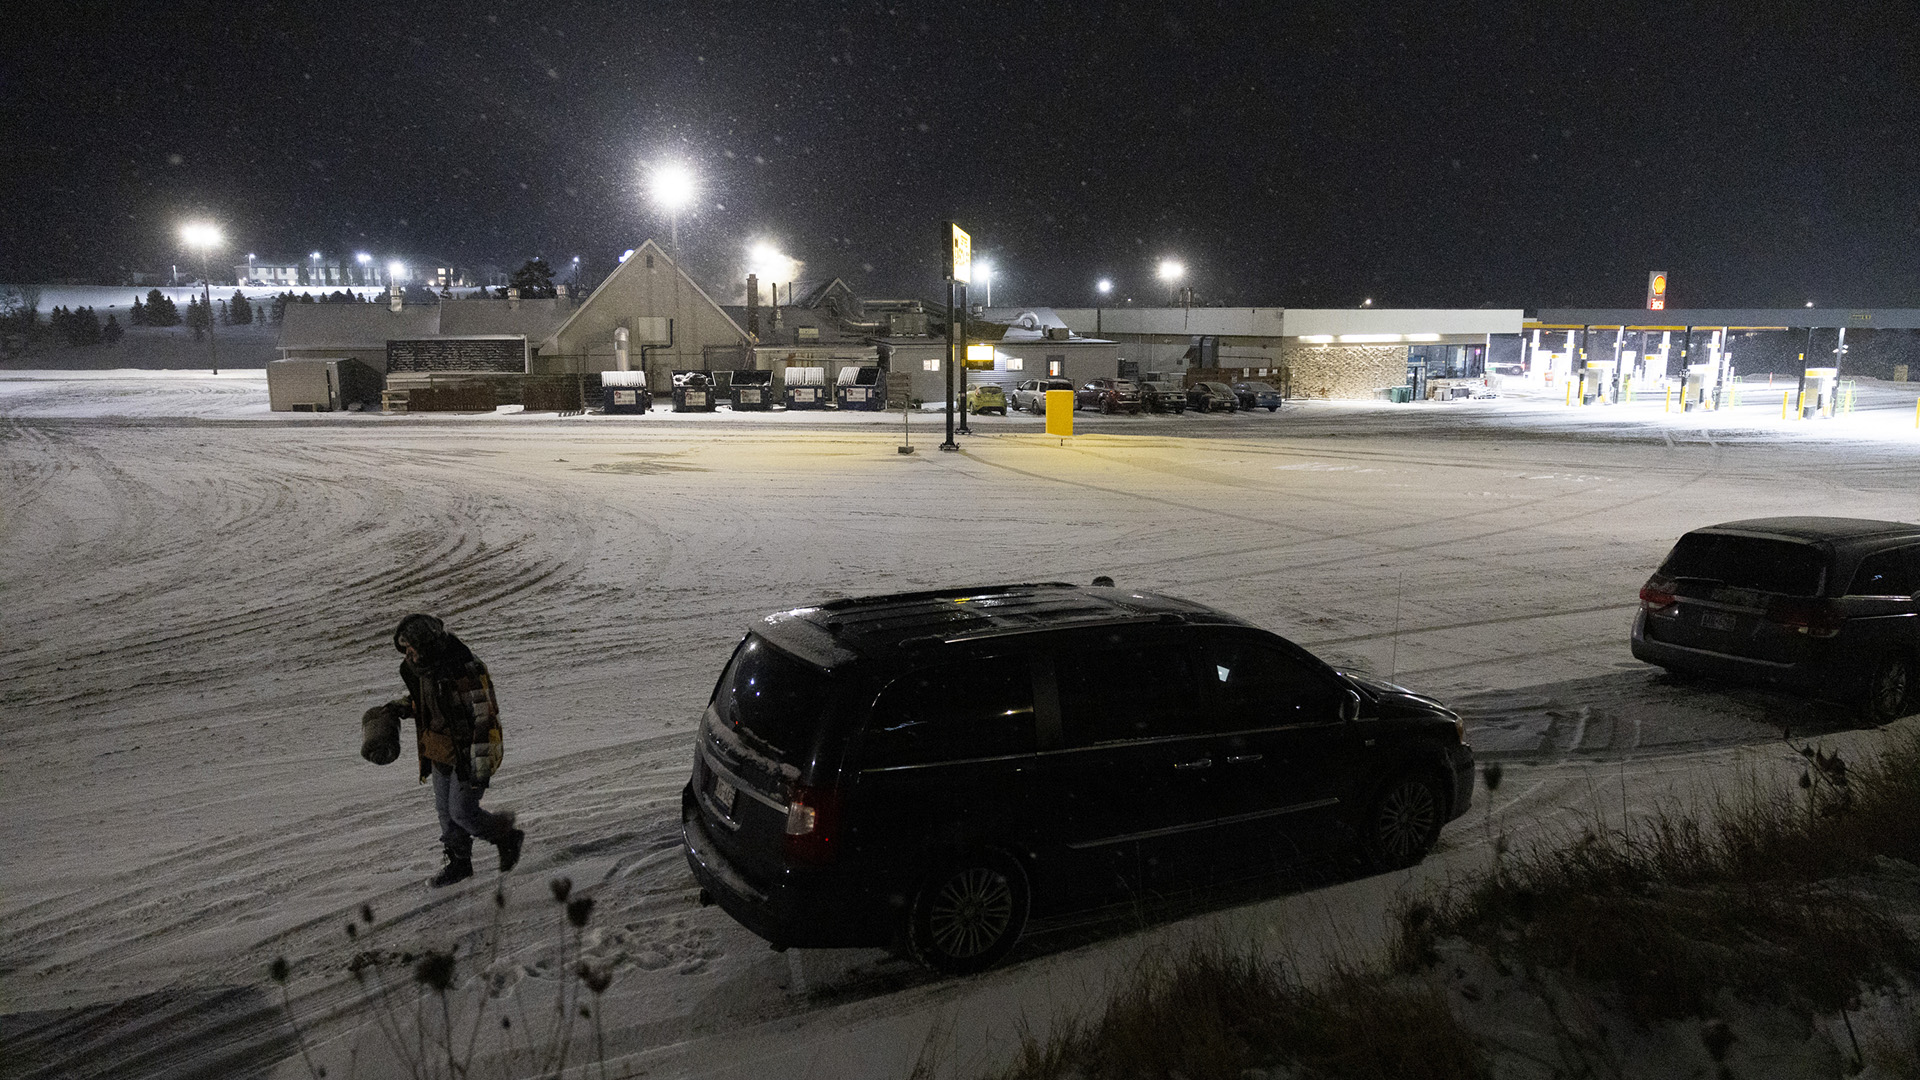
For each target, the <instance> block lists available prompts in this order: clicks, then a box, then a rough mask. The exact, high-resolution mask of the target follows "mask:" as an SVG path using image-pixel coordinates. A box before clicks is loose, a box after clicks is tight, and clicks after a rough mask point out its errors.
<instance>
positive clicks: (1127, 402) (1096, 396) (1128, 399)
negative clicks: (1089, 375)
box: [1073, 379, 1140, 413]
mask: <svg viewBox="0 0 1920 1080" xmlns="http://www.w3.org/2000/svg"><path fill="white" fill-rule="evenodd" d="M1073 407H1074V408H1075V409H1099V410H1100V411H1101V412H1103V413H1122V412H1123V413H1138V412H1139V411H1140V387H1138V386H1137V385H1135V384H1134V382H1133V381H1132V380H1131V379H1094V380H1092V381H1090V382H1087V383H1086V384H1084V385H1082V386H1081V387H1080V389H1079V390H1078V391H1077V392H1075V393H1074V395H1073Z"/></svg>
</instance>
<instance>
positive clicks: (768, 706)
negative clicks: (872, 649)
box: [713, 634, 828, 764]
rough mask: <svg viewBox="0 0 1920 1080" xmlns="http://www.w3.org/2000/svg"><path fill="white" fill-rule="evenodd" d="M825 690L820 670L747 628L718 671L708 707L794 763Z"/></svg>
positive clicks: (822, 709) (821, 710)
mask: <svg viewBox="0 0 1920 1080" xmlns="http://www.w3.org/2000/svg"><path fill="white" fill-rule="evenodd" d="M827 694H828V683H827V675H826V673H825V672H823V671H821V670H820V669H819V668H816V667H814V666H812V665H811V664H807V663H803V662H801V661H799V660H796V659H794V658H793V657H791V656H788V655H787V654H786V653H783V652H781V651H780V650H779V649H776V648H774V647H773V646H771V645H769V644H767V642H766V641H765V640H763V639H762V638H761V637H760V636H759V635H757V634H749V635H747V640H746V641H744V642H742V643H741V644H740V647H739V648H738V649H736V650H735V651H734V654H733V659H732V660H731V661H729V662H728V664H727V670H726V671H725V672H724V673H723V674H722V675H721V676H720V684H719V686H717V687H716V688H715V689H714V692H713V707H714V711H715V712H717V713H719V714H720V719H721V721H722V722H723V723H725V724H726V725H727V726H728V727H730V728H732V729H733V730H735V731H741V732H745V733H746V734H747V735H748V736H750V737H751V738H752V739H753V741H754V742H756V743H759V744H760V746H761V747H762V748H764V749H765V750H766V751H767V752H768V753H770V754H772V755H773V756H774V757H776V758H778V759H780V760H781V761H783V762H786V763H788V764H796V763H798V762H799V761H800V760H801V759H802V758H804V757H805V756H806V754H807V752H808V751H809V750H811V749H812V747H813V742H814V736H815V734H816V733H817V732H818V730H819V727H820V718H821V717H822V716H823V715H825V713H826V709H827Z"/></svg>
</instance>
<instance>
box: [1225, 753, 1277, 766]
mask: <svg viewBox="0 0 1920 1080" xmlns="http://www.w3.org/2000/svg"><path fill="white" fill-rule="evenodd" d="M1266 756H1267V755H1265V754H1230V755H1228V757H1227V764H1229V765H1244V764H1246V763H1247V762H1249V761H1259V760H1260V759H1261V758H1263V757H1266Z"/></svg>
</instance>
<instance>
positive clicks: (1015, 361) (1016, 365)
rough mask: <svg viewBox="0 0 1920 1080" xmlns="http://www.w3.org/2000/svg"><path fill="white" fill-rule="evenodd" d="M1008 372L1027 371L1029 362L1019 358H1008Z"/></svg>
mask: <svg viewBox="0 0 1920 1080" xmlns="http://www.w3.org/2000/svg"><path fill="white" fill-rule="evenodd" d="M1007 370H1008V371H1025V370H1027V362H1026V361H1025V360H1023V359H1021V358H1020V357H1018V356H1009V357H1007Z"/></svg>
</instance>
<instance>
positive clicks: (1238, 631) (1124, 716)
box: [681, 584, 1473, 972]
mask: <svg viewBox="0 0 1920 1080" xmlns="http://www.w3.org/2000/svg"><path fill="white" fill-rule="evenodd" d="M1472 782H1473V754H1472V751H1471V749H1470V748H1469V747H1468V746H1467V743H1466V741H1465V738H1464V729H1463V727H1462V725H1461V722H1460V718H1459V717H1458V716H1457V715H1455V714H1454V713H1452V712H1450V711H1449V710H1447V709H1446V708H1445V707H1444V706H1442V705H1440V704H1439V703H1438V702H1436V701H1434V700H1432V699H1430V698H1426V697H1422V696H1420V695H1417V694H1414V693H1412V692H1410V691H1407V690H1405V689H1402V688H1400V687H1397V686H1392V685H1390V684H1387V683H1382V682H1378V681H1374V680H1369V679H1364V678H1361V677H1358V676H1354V675H1349V674H1345V673H1342V672H1338V671H1335V670H1334V669H1332V668H1330V667H1328V666H1327V665H1326V664H1325V663H1323V662H1321V661H1320V660H1318V659H1316V658H1315V657H1313V656H1312V654H1310V653H1308V652H1307V651H1306V650H1304V649H1301V648H1300V647H1299V646H1297V645H1294V644H1293V643H1292V642H1289V641H1287V640H1285V639H1284V638H1281V637H1279V636H1277V635H1274V634H1272V633H1269V632H1267V631H1265V630H1261V629H1259V628H1258V627H1255V626H1252V625H1249V624H1247V623H1245V622H1242V621H1241V620H1239V619H1236V618H1234V617H1232V616H1230V615H1226V614H1223V613H1221V612H1218V611H1214V610H1212V609H1210V608H1207V607H1204V606H1202V605H1200V604H1195V603H1190V602H1188V601H1184V600H1178V599H1174V598H1171V597H1166V596H1159V595H1155V594H1151V593H1143V592H1131V591H1127V590H1122V589H1115V588H1077V587H1075V586H1071V585H1063V584H1039V585H1007V586H994V587H987V588H978V589H961V590H950V591H939V592H924V593H908V594H901V595H894V596H877V597H868V598H862V599H853V600H840V601H835V602H833V603H828V604H823V605H820V606H817V607H805V608H798V609H795V610H792V611H784V612H779V613H777V614H773V615H769V616H767V617H765V618H764V619H762V620H760V621H759V622H758V623H756V624H755V625H754V626H753V628H752V629H751V631H750V632H749V633H748V634H747V635H746V637H745V638H744V639H743V640H742V641H741V642H740V643H739V645H738V646H737V647H736V648H735V650H734V653H733V656H732V658H731V659H730V660H729V661H728V662H727V665H726V668H725V670H724V671H723V672H722V673H721V675H720V679H719V681H718V683H717V684H716V686H715V688H714V691H713V695H712V698H711V700H710V702H709V704H708V706H707V709H706V711H705V715H704V716H703V718H702V720H701V723H700V729H699V734H698V737H697V748H696V751H695V754H694V762H693V773H692V777H691V778H690V780H689V781H688V783H687V786H686V788H685V790H684V792H683V794H682V807H681V820H682V825H683V829H684V835H685V841H686V855H687V860H688V863H689V865H690V866H691V867H692V869H693V873H694V875H695V877H696V878H697V879H698V880H699V883H700V886H701V890H702V900H703V901H705V902H715V903H718V904H719V905H720V906H721V907H723V908H724V909H725V910H726V911H727V912H728V913H729V914H730V915H732V916H733V917H734V918H735V919H737V920H739V921H740V922H741V923H742V924H743V925H745V926H746V927H747V928H748V929H750V930H752V931H754V932H755V933H757V934H759V935H760V936H762V937H764V938H766V939H767V940H768V941H769V942H771V943H772V944H773V945H774V946H775V947H776V948H784V947H787V946H797V947H851V946H889V945H891V946H895V947H899V948H902V949H903V950H904V951H907V952H909V953H911V955H913V956H914V957H915V958H917V959H919V960H920V961H922V962H923V963H925V964H927V965H929V966H931V967H933V968H936V969H938V970H942V971H947V972H966V971H975V970H979V969H981V968H985V967H987V966H990V965H992V964H994V963H996V962H998V961H999V960H1000V959H1002V958H1003V957H1005V956H1006V955H1007V954H1008V953H1009V952H1010V951H1011V950H1012V949H1013V947H1014V945H1015V943H1016V942H1017V941H1018V940H1019V938H1020V935H1021V933H1022V931H1023V929H1024V928H1025V926H1026V925H1027V922H1028V919H1029V917H1030V915H1045V914H1049V913H1055V912H1062V911H1067V910H1072V909H1075V908H1079V907H1086V906H1094V905H1097V904H1099V903H1100V902H1102V901H1103V900H1106V899H1110V898H1112V897H1113V896H1114V895H1115V894H1116V892H1120V893H1124V892H1128V891H1131V890H1137V889H1151V890H1172V889H1179V888H1184V887H1194V886H1202V885H1206V884H1208V883H1209V882H1210V881H1213V880H1216V879H1221V878H1223V877H1232V876H1247V875H1248V874H1249V873H1253V872H1257V871H1258V870H1260V868H1262V867H1264V866H1267V865H1269V864H1272V865H1276V866H1277V865H1280V864H1282V863H1284V862H1285V861H1287V860H1290V859H1293V858H1296V857H1298V856H1299V855H1300V854H1301V853H1303V852H1307V851H1313V850H1321V849H1326V848H1329V847H1344V848H1357V849H1359V850H1361V851H1364V852H1365V853H1366V854H1367V855H1368V856H1370V857H1371V859H1372V860H1373V861H1374V863H1375V864H1377V865H1379V866H1383V867H1393V866H1406V865H1410V864H1412V863H1414V862H1417V861H1419V860H1420V859H1421V858H1422V857H1423V856H1424V855H1425V854H1426V852H1427V851H1428V850H1429V849H1430V848H1431V847H1432V846H1433V844H1434V843H1435V841H1436V839H1437V838H1438V836H1439V833H1440V828H1441V826H1442V825H1443V824H1445V823H1446V822H1447V821H1450V820H1452V819H1453V818H1456V817H1458V816H1459V815H1460V814H1462V813H1464V812H1465V811H1466V809H1467V804H1468V801H1469V799H1470V797H1471V792H1472Z"/></svg>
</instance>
